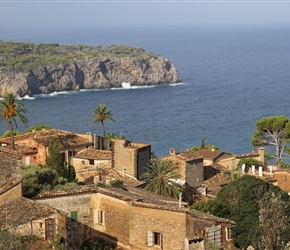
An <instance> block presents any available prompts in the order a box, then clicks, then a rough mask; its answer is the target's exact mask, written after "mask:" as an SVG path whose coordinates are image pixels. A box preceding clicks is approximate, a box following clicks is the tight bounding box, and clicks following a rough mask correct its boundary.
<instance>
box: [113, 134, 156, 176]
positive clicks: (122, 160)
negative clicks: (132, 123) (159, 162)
mask: <svg viewBox="0 0 290 250" xmlns="http://www.w3.org/2000/svg"><path fill="white" fill-rule="evenodd" d="M150 154H151V145H150V144H144V143H137V142H130V141H127V140H120V139H115V140H113V141H112V168H114V169H116V170H118V171H120V172H122V173H123V174H126V175H129V176H131V177H134V178H136V179H139V177H140V176H141V175H142V174H143V173H144V172H145V171H146V169H145V166H146V164H147V163H149V160H150Z"/></svg>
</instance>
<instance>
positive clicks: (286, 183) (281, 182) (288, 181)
mask: <svg viewBox="0 0 290 250" xmlns="http://www.w3.org/2000/svg"><path fill="white" fill-rule="evenodd" d="M264 173H265V172H264ZM265 176H270V177H272V179H273V182H272V183H273V184H274V185H276V186H279V187H280V188H281V189H282V190H284V191H286V192H288V193H289V194H290V170H289V169H279V170H274V171H273V172H272V173H265Z"/></svg>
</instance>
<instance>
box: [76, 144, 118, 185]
mask: <svg viewBox="0 0 290 250" xmlns="http://www.w3.org/2000/svg"><path fill="white" fill-rule="evenodd" d="M111 161H112V152H111V151H109V150H98V149H92V148H88V149H84V150H82V151H80V152H78V153H77V154H76V155H75V156H73V157H72V159H71V164H72V166H74V168H75V171H76V178H77V179H78V180H79V181H84V178H83V176H84V174H87V173H90V174H94V173H95V174H97V173H98V172H99V170H101V169H109V168H111Z"/></svg>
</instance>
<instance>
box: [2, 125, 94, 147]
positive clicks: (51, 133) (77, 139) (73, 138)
mask: <svg viewBox="0 0 290 250" xmlns="http://www.w3.org/2000/svg"><path fill="white" fill-rule="evenodd" d="M52 137H57V138H58V139H59V141H60V143H61V144H62V146H63V147H64V148H67V147H70V146H76V145H90V144H92V143H91V142H90V141H89V140H87V139H85V138H83V137H81V136H78V135H77V134H75V133H70V132H67V131H63V130H58V129H49V130H41V131H35V132H31V133H26V134H23V135H17V136H15V137H14V140H15V143H16V144H18V143H20V142H21V141H24V140H28V139H31V140H34V141H35V142H37V143H39V144H41V145H43V146H45V147H47V146H48V145H49V144H50V141H51V138H52ZM0 142H3V143H7V144H10V138H3V139H0Z"/></svg>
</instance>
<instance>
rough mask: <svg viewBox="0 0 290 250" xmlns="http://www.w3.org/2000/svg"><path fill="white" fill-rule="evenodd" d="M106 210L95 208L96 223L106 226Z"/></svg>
mask: <svg viewBox="0 0 290 250" xmlns="http://www.w3.org/2000/svg"><path fill="white" fill-rule="evenodd" d="M105 221H106V212H104V211H101V210H94V223H95V224H99V225H102V226H105Z"/></svg>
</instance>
